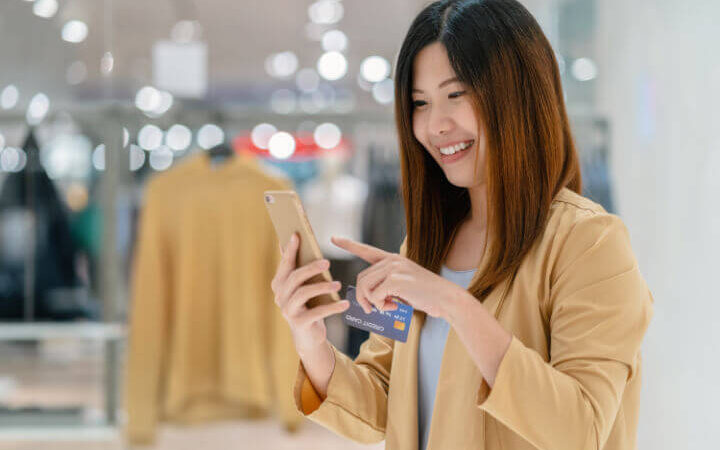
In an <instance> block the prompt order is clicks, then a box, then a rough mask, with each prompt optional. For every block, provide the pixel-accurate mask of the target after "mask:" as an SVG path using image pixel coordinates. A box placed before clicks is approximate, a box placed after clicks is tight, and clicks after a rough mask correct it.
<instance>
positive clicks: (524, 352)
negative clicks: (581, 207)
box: [477, 214, 652, 450]
mask: <svg viewBox="0 0 720 450" xmlns="http://www.w3.org/2000/svg"><path fill="white" fill-rule="evenodd" d="M555 268H556V269H557V270H555ZM550 286H551V288H550V298H549V300H548V302H549V303H548V304H547V305H546V306H547V311H548V312H549V315H550V317H549V328H550V349H551V355H550V360H549V361H548V362H546V361H545V360H544V359H543V358H542V357H541V356H540V355H539V354H538V353H537V352H535V351H534V350H532V349H529V348H528V347H526V346H525V345H523V343H522V342H521V341H520V340H519V339H518V338H517V337H515V336H513V338H512V341H511V343H510V347H509V348H508V350H507V352H506V354H505V355H504V357H503V360H502V361H501V364H500V367H499V369H498V372H497V375H496V379H495V384H494V385H493V388H492V389H490V388H489V387H488V385H487V383H485V382H483V385H482V386H481V388H480V390H479V393H478V398H477V404H478V407H479V408H481V409H483V410H484V411H486V412H487V413H489V414H491V415H492V416H493V417H495V418H496V419H497V420H499V421H500V422H502V423H503V424H504V425H505V426H507V427H508V428H510V429H512V430H513V431H515V432H516V433H518V434H519V435H521V436H522V437H523V438H525V439H526V440H527V441H529V442H530V443H532V444H533V445H534V446H536V447H537V448H538V449H541V450H545V449H548V450H549V449H555V450H575V449H579V448H582V449H598V450H599V449H601V448H603V446H604V444H605V442H606V440H607V438H608V436H609V433H610V430H611V429H612V426H613V423H614V421H615V416H616V414H617V412H618V410H619V407H620V402H621V400H622V397H623V392H624V389H625V386H626V385H627V383H628V382H629V380H631V379H632V378H633V377H634V376H636V372H637V371H636V369H637V365H638V364H639V352H640V345H641V341H642V339H643V336H644V334H645V331H646V329H647V327H648V324H649V322H650V318H651V316H652V295H651V294H650V292H649V290H648V288H647V285H646V284H645V281H644V280H643V278H642V276H641V274H640V272H639V270H638V266H637V263H636V260H635V257H634V255H633V252H632V249H631V247H630V241H629V237H628V233H627V230H626V228H625V226H624V225H623V223H622V222H621V221H620V219H619V218H617V217H616V216H614V215H610V214H592V215H589V216H587V217H584V218H582V219H580V220H579V221H578V222H577V223H576V224H575V225H574V227H573V228H572V229H571V230H570V231H569V232H568V234H567V238H566V240H565V243H564V245H563V247H562V249H561V250H560V252H559V255H558V257H557V261H556V262H555V264H554V269H553V275H551V284H550Z"/></svg>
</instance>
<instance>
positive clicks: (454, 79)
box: [412, 77, 460, 92]
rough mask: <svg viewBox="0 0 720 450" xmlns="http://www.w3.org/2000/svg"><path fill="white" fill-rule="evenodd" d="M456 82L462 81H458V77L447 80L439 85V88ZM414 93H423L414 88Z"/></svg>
mask: <svg viewBox="0 0 720 450" xmlns="http://www.w3.org/2000/svg"><path fill="white" fill-rule="evenodd" d="M455 81H460V80H458V78H457V77H452V78H448V79H447V80H445V81H443V82H442V83H440V84H438V88H442V87H444V86H445V85H447V84H450V83H452V82H455ZM412 91H413V92H422V91H421V90H420V89H415V88H413V90H412Z"/></svg>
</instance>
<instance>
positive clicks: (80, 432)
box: [0, 425, 120, 442]
mask: <svg viewBox="0 0 720 450" xmlns="http://www.w3.org/2000/svg"><path fill="white" fill-rule="evenodd" d="M119 438H120V432H119V430H118V428H117V427H116V426H110V425H103V426H71V427H0V441H73V442H74V441H109V440H117V439H119Z"/></svg>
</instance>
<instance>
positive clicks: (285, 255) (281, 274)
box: [277, 233, 300, 281]
mask: <svg viewBox="0 0 720 450" xmlns="http://www.w3.org/2000/svg"><path fill="white" fill-rule="evenodd" d="M299 242H300V238H299V237H298V235H297V233H293V235H292V237H291V238H290V241H289V242H288V243H287V245H286V246H285V250H282V249H281V252H282V259H281V260H280V266H279V267H278V271H277V279H278V280H280V281H282V280H284V279H285V278H287V277H288V275H290V272H292V271H293V270H295V266H296V261H297V249H298V246H299V245H298V244H299Z"/></svg>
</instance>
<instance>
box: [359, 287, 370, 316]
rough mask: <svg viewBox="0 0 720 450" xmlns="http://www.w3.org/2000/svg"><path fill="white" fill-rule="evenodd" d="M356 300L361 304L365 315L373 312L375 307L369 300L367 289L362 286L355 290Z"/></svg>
mask: <svg viewBox="0 0 720 450" xmlns="http://www.w3.org/2000/svg"><path fill="white" fill-rule="evenodd" d="M355 294H356V295H355V300H357V302H358V303H359V304H360V306H361V307H362V309H363V311H365V314H370V313H371V312H372V308H373V305H372V303H370V301H369V300H368V295H367V294H366V293H365V289H364V288H363V287H362V286H357V288H356V289H355Z"/></svg>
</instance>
